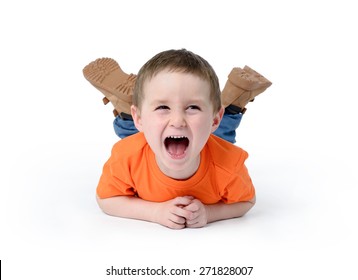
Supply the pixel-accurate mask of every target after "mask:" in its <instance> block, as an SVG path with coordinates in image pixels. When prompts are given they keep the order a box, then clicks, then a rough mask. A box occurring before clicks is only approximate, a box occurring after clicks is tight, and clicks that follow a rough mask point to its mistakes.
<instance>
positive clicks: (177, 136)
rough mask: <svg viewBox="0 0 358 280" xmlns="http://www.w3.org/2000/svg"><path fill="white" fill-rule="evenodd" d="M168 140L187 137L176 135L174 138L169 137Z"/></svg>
mask: <svg viewBox="0 0 358 280" xmlns="http://www.w3.org/2000/svg"><path fill="white" fill-rule="evenodd" d="M168 138H173V139H178V138H186V137H185V136H179V135H174V136H169V137H168Z"/></svg>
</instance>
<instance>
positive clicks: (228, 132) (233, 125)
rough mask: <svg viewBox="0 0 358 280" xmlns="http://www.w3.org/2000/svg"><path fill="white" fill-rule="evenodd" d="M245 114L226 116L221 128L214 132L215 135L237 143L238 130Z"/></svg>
mask: <svg viewBox="0 0 358 280" xmlns="http://www.w3.org/2000/svg"><path fill="white" fill-rule="evenodd" d="M242 116H243V114H242V113H238V114H234V115H232V114H226V113H225V114H224V116H223V119H222V120H221V123H220V125H219V127H218V128H217V129H216V130H215V131H214V133H213V134H214V135H216V136H218V137H220V138H222V139H224V140H226V141H228V142H231V143H235V142H236V140H235V137H236V129H237V128H238V127H239V125H240V122H241V119H242Z"/></svg>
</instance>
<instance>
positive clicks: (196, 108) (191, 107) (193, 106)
mask: <svg viewBox="0 0 358 280" xmlns="http://www.w3.org/2000/svg"><path fill="white" fill-rule="evenodd" d="M188 109H190V110H199V111H201V108H200V107H199V106H197V105H190V106H188Z"/></svg>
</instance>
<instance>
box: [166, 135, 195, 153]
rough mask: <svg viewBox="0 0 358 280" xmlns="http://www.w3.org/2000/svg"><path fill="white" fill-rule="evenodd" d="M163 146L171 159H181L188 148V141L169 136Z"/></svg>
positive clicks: (181, 137)
mask: <svg viewBox="0 0 358 280" xmlns="http://www.w3.org/2000/svg"><path fill="white" fill-rule="evenodd" d="M164 145H165V148H166V149H167V151H168V153H169V154H170V155H171V156H172V157H173V158H182V157H184V155H185V151H186V149H187V148H188V146H189V139H188V138H187V137H185V136H169V137H167V138H165V140H164Z"/></svg>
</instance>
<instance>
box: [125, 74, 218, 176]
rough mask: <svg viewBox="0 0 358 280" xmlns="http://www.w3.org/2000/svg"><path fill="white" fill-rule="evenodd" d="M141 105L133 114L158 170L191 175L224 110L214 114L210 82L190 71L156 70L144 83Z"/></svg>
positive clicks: (165, 172) (172, 174)
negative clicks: (153, 154)
mask: <svg viewBox="0 0 358 280" xmlns="http://www.w3.org/2000/svg"><path fill="white" fill-rule="evenodd" d="M143 94H144V98H143V102H142V106H141V108H137V107H135V106H132V116H133V120H134V123H135V125H136V127H137V129H138V130H139V131H142V132H143V133H144V135H145V137H146V139H147V141H148V144H149V146H150V147H151V149H152V150H153V152H154V153H155V156H156V161H157V164H158V166H159V168H160V169H161V171H162V172H163V173H164V174H166V175H167V176H169V177H172V178H174V179H186V178H189V177H190V176H192V175H193V174H194V173H195V172H196V170H197V169H198V167H199V164H200V151H201V150H202V149H203V147H204V145H205V143H206V142H207V140H208V138H209V135H210V134H211V133H212V132H213V131H214V130H215V129H216V128H217V127H218V126H219V124H220V121H221V118H222V115H223V112H224V109H221V110H220V111H219V112H218V113H214V109H213V105H212V102H211V100H210V85H209V83H208V82H207V81H204V80H202V79H200V78H199V77H197V76H195V75H193V74H190V73H181V72H168V71H166V70H164V71H162V72H160V73H158V74H157V75H156V76H154V77H153V78H152V79H151V80H148V81H145V83H144V85H143Z"/></svg>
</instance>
